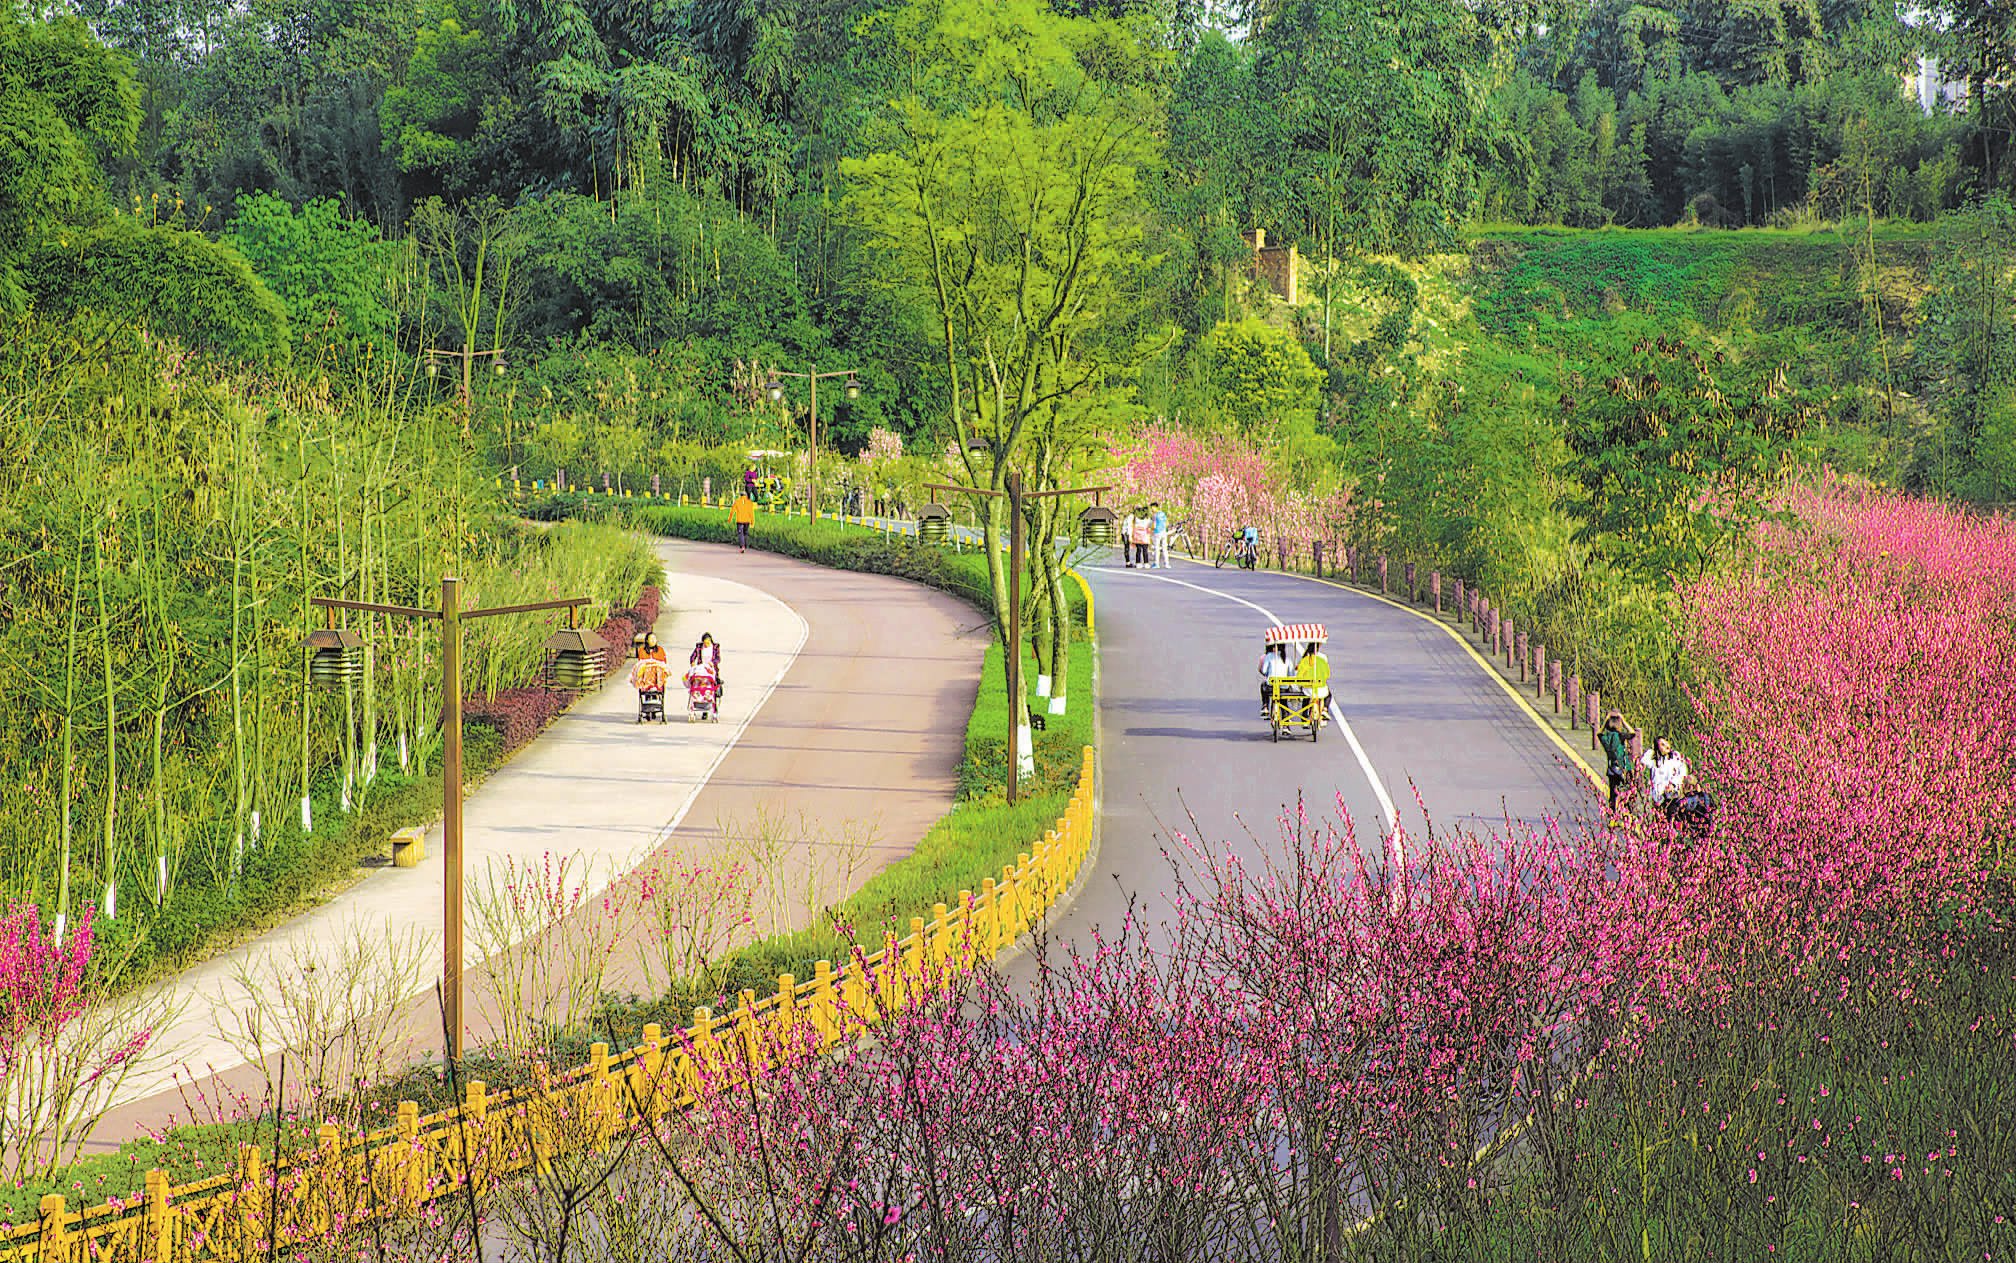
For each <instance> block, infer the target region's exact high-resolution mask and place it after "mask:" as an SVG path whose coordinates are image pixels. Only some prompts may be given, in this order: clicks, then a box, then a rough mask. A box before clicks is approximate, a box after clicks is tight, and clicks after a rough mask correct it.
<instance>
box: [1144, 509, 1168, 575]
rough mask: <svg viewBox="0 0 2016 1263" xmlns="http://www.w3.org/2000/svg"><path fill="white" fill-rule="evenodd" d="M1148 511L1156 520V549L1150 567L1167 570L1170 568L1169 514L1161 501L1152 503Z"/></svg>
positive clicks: (1151, 557)
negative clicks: (1164, 509)
mask: <svg viewBox="0 0 2016 1263" xmlns="http://www.w3.org/2000/svg"><path fill="white" fill-rule="evenodd" d="M1148 512H1149V514H1150V515H1151V516H1152V518H1153V520H1154V527H1155V535H1154V544H1153V547H1154V550H1155V551H1154V552H1153V553H1151V554H1150V563H1151V564H1150V566H1149V569H1151V570H1167V569H1168V568H1169V515H1168V514H1167V513H1164V512H1163V511H1162V505H1161V503H1160V502H1159V501H1158V502H1156V503H1154V504H1150V505H1149V506H1148Z"/></svg>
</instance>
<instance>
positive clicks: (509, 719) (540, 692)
mask: <svg viewBox="0 0 2016 1263" xmlns="http://www.w3.org/2000/svg"><path fill="white" fill-rule="evenodd" d="M658 607H659V596H658V589H657V588H656V587H649V586H647V587H646V588H645V589H644V590H643V591H642V592H640V593H639V594H638V596H637V604H636V605H635V606H634V607H632V608H630V609H627V610H613V611H611V612H610V614H609V617H608V618H606V619H604V620H603V621H602V625H601V626H600V627H598V628H597V629H596V634H597V635H599V636H601V637H602V639H603V640H604V641H605V642H607V644H608V646H609V648H608V649H607V650H606V651H605V653H604V656H603V659H602V666H603V669H604V670H605V671H608V672H612V673H613V672H615V671H617V670H619V669H620V668H621V666H622V664H623V661H624V659H625V658H626V657H628V656H629V653H630V642H631V640H632V639H633V638H634V637H635V636H636V635H637V633H638V632H641V631H644V630H647V629H648V628H650V627H651V626H652V625H653V624H654V623H656V622H657V621H658ZM578 696H580V695H579V694H577V693H569V692H563V691H561V690H559V689H549V688H542V687H539V686H537V685H534V686H532V687H529V688H514V689H503V690H501V691H499V692H498V694H497V695H496V696H495V697H482V696H476V697H471V698H468V699H467V700H465V701H464V702H463V703H462V717H463V719H464V720H465V721H467V722H471V723H479V724H488V725H489V726H490V727H491V728H492V729H494V730H495V731H496V733H497V735H498V736H499V737H501V738H502V739H503V742H504V750H505V752H506V753H509V752H511V751H513V750H516V749H518V748H519V747H521V746H523V745H525V744H526V743H527V742H529V741H531V740H532V738H534V737H536V736H538V735H539V734H540V732H542V731H543V730H544V729H545V727H546V725H547V724H550V723H552V722H553V721H554V720H555V719H556V718H558V717H559V715H560V712H561V711H563V710H566V709H567V708H568V707H569V706H571V705H573V703H574V699H575V698H576V697H578Z"/></svg>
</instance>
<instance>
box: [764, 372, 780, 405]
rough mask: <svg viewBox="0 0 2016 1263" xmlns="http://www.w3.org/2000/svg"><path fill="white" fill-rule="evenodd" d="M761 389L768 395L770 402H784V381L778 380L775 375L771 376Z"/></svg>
mask: <svg viewBox="0 0 2016 1263" xmlns="http://www.w3.org/2000/svg"><path fill="white" fill-rule="evenodd" d="M763 389H764V392H765V393H766V394H768V395H769V396H770V402H771V403H783V402H784V383H783V382H781V381H779V380H778V379H777V378H775V377H773V378H771V379H770V384H769V385H768V386H765V387H764V388H763Z"/></svg>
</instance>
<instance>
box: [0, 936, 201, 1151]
mask: <svg viewBox="0 0 2016 1263" xmlns="http://www.w3.org/2000/svg"><path fill="white" fill-rule="evenodd" d="M92 922H93V917H92V910H91V909H90V908H89V907H88V906H87V907H86V908H85V909H84V911H83V914H82V915H81V916H80V917H79V919H78V921H77V923H76V925H74V926H72V927H70V929H69V931H68V932H67V933H57V932H53V931H51V930H50V929H48V928H46V927H45V926H44V925H43V921H42V912H41V909H39V908H37V907H36V906H35V905H33V904H28V903H17V904H15V905H14V906H13V907H11V908H9V909H8V910H7V911H6V912H5V913H4V914H0V1157H4V1158H5V1160H6V1166H5V1170H6V1171H7V1172H8V1174H10V1175H12V1176H13V1177H14V1179H15V1180H16V1181H17V1182H19V1181H22V1180H23V1179H28V1180H34V1179H38V1178H46V1177H47V1176H48V1174H49V1173H50V1172H51V1171H52V1170H54V1169H55V1167H56V1165H57V1164H58V1163H60V1162H62V1161H64V1160H65V1159H67V1158H68V1157H69V1156H70V1155H71V1153H72V1152H73V1151H74V1150H75V1149H76V1147H77V1146H78V1145H80V1144H82V1143H83V1142H84V1141H86V1140H88V1139H89V1138H90V1135H91V1133H92V1131H93V1130H94V1129H95V1128H96V1125H97V1122H98V1119H99V1117H100V1116H101V1115H102V1114H103V1112H104V1110H105V1108H106V1105H107V1103H108V1101H109V1100H110V1098H111V1096H112V1094H113V1092H114V1091H115V1090H116V1089H117V1087H118V1085H119V1084H120V1083H121V1082H122V1081H123V1080H124V1078H125V1076H126V1075H127V1074H128V1073H130V1072H131V1070H132V1069H133V1067H134V1066H135V1064H136V1062H137V1061H138V1059H139V1058H140V1056H141V1054H142V1053H143V1052H144V1051H145V1050H146V1048H147V1046H148V1044H149V1042H150V1041H151V1040H152V1038H153V1023H154V1021H155V1020H156V1019H157V1018H158V1017H159V1016H160V1015H161V1012H162V1010H161V1006H160V1005H159V1004H158V1003H153V1004H147V1003H143V1004H138V1005H131V1006H119V1007H115V1004H114V1002H112V1001H110V1000H109V999H108V997H107V995H106V993H105V988H104V985H103V983H102V981H101V980H100V979H99V978H98V977H97V976H95V974H94V973H93V970H92V955H93V950H94V948H95V947H96V944H97V934H96V931H95V929H94V927H93V924H92Z"/></svg>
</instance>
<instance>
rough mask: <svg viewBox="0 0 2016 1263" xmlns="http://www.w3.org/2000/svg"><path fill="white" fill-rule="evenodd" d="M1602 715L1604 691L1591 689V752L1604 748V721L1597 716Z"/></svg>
mask: <svg viewBox="0 0 2016 1263" xmlns="http://www.w3.org/2000/svg"><path fill="white" fill-rule="evenodd" d="M1602 713H1603V690H1601V689H1590V690H1589V748H1590V749H1591V750H1601V749H1602V748H1603V727H1602V723H1603V721H1602V720H1600V719H1598V718H1597V716H1598V715H1600V714H1602Z"/></svg>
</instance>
